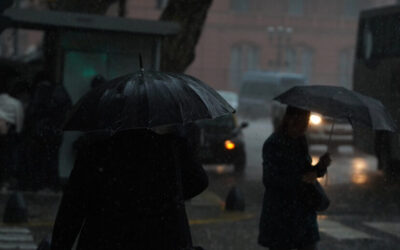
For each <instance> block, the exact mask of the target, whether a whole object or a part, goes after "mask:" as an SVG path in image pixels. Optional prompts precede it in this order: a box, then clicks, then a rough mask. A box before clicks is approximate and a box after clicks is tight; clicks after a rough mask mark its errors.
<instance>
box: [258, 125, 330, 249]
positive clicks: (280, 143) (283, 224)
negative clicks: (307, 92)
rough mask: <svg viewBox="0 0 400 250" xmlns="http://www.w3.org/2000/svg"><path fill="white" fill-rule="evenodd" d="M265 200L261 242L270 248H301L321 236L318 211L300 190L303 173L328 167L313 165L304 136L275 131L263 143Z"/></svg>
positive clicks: (321, 172)
mask: <svg viewBox="0 0 400 250" xmlns="http://www.w3.org/2000/svg"><path fill="white" fill-rule="evenodd" d="M262 153H263V183H264V186H265V194H264V202H263V207H262V212H261V218H260V232H259V238H258V242H259V244H260V245H262V246H265V247H271V248H285V249H286V248H287V249H292V248H300V247H303V246H307V245H310V244H313V243H315V242H317V241H318V240H319V239H320V237H319V233H318V224H317V217H316V212H315V211H313V210H312V209H310V208H308V207H307V206H306V205H305V203H304V199H306V197H305V196H304V195H305V194H304V193H303V192H301V191H302V190H303V187H304V186H303V185H308V184H306V183H305V182H303V181H302V176H303V175H304V174H305V173H307V172H309V171H317V174H318V176H322V175H323V174H324V173H325V171H326V169H325V170H324V169H323V170H321V169H319V168H318V167H312V165H311V157H310V156H309V154H308V145H307V141H306V139H305V137H300V138H297V139H293V138H290V137H289V136H287V135H285V134H283V133H281V132H275V133H273V134H272V135H271V136H270V137H269V138H268V139H267V140H266V142H265V143H264V146H263V152H262Z"/></svg>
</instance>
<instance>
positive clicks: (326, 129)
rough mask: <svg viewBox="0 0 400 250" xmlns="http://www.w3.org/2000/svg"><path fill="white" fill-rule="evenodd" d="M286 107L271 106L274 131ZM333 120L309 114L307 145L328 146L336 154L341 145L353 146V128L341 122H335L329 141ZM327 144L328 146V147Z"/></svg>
mask: <svg viewBox="0 0 400 250" xmlns="http://www.w3.org/2000/svg"><path fill="white" fill-rule="evenodd" d="M285 110H286V105H283V104H280V103H277V102H274V103H273V105H272V124H273V126H274V130H276V129H277V128H278V127H279V125H280V123H281V121H282V119H283V115H284V114H285ZM332 124H333V120H332V119H330V118H328V117H324V116H322V115H320V114H317V113H311V115H310V121H309V126H308V129H307V134H306V136H307V140H308V144H309V145H326V146H329V152H331V153H336V152H338V147H339V146H342V145H353V128H352V126H351V125H350V124H349V123H347V122H343V121H337V120H336V121H335V124H334V129H333V131H332V137H331V141H330V143H329V136H330V133H331V129H332ZM328 144H329V145H328Z"/></svg>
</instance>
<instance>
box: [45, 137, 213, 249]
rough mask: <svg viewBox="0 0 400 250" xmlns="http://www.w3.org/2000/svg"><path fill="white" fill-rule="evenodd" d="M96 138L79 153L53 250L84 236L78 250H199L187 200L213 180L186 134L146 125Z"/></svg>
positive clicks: (68, 246)
mask: <svg viewBox="0 0 400 250" xmlns="http://www.w3.org/2000/svg"><path fill="white" fill-rule="evenodd" d="M94 141H95V143H93V144H92V146H87V147H86V148H85V149H84V150H80V151H79V152H78V155H77V159H76V163H75V166H74V168H73V170H72V173H71V175H70V178H69V182H68V184H67V185H66V187H65V190H64V195H63V198H62V201H61V204H60V207H59V211H58V214H57V217H56V221H55V225H54V229H53V234H52V245H51V249H52V250H60V249H63V250H64V249H71V247H72V245H73V244H74V242H75V240H76V238H77V237H78V234H79V237H78V238H79V239H78V242H77V249H78V250H89V249H90V250H92V249H96V250H102V249H104V250H106V249H107V250H109V249H113V250H122V249H124V250H125V249H138V250H141V249H143V250H146V249H149V250H151V249H163V250H179V249H186V248H189V247H191V245H192V239H191V235H190V228H189V223H188V219H187V216H186V212H185V206H184V200H187V199H190V198H192V197H194V196H196V195H198V194H200V193H201V192H202V191H203V190H205V189H206V187H207V186H208V178H207V175H206V173H205V171H204V169H203V168H202V166H201V165H199V164H198V163H196V162H195V161H194V158H193V154H192V152H190V147H188V146H187V141H186V139H184V138H182V137H179V136H177V135H175V134H171V133H169V134H164V135H160V134H156V133H154V132H153V131H151V130H146V129H140V130H131V131H125V132H119V133H117V134H116V135H114V136H112V137H111V138H109V139H104V140H98V138H96V140H94ZM86 145H89V144H86Z"/></svg>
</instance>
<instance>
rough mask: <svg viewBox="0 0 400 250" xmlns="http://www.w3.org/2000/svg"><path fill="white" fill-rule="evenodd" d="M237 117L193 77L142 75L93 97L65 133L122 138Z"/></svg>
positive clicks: (72, 116)
mask: <svg viewBox="0 0 400 250" xmlns="http://www.w3.org/2000/svg"><path fill="white" fill-rule="evenodd" d="M233 112H235V110H234V109H233V108H232V107H231V106H230V105H229V104H228V103H227V102H226V101H225V100H224V99H223V98H222V97H221V96H220V95H219V94H218V93H217V92H216V91H215V90H214V89H212V88H211V87H209V86H207V85H206V84H205V83H203V82H201V81H200V80H198V79H196V78H194V77H191V76H188V75H184V74H175V73H163V72H158V71H143V70H141V71H138V72H136V73H134V74H130V75H126V76H122V77H119V78H116V79H114V80H111V81H109V82H107V83H105V84H103V85H101V86H99V87H97V88H95V89H93V90H91V91H89V92H88V93H87V94H86V95H85V96H83V97H82V98H81V99H80V100H79V101H78V103H77V104H76V105H75V107H74V109H73V111H72V112H71V113H70V114H69V118H68V119H67V122H66V125H65V126H64V130H78V131H109V132H118V131H121V130H128V129H135V128H154V127H159V126H165V125H172V124H186V123H190V122H194V121H197V120H201V119H213V118H216V117H219V116H222V115H226V114H229V113H233Z"/></svg>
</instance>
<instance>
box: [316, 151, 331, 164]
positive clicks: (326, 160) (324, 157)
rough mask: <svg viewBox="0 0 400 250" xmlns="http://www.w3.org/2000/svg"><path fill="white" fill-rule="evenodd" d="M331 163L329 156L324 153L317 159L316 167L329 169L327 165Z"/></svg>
mask: <svg viewBox="0 0 400 250" xmlns="http://www.w3.org/2000/svg"><path fill="white" fill-rule="evenodd" d="M331 162H332V159H331V156H330V154H329V153H328V152H326V153H325V154H323V155H322V156H321V157H320V158H319V162H318V165H319V166H320V167H321V168H327V167H329V165H331Z"/></svg>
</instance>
